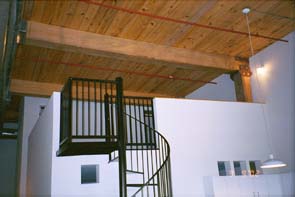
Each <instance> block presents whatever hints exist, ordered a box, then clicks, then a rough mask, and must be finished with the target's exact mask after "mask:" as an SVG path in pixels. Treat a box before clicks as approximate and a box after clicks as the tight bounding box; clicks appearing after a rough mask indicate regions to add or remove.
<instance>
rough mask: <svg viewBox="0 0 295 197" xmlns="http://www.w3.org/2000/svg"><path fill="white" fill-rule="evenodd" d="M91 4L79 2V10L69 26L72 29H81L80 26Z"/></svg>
mask: <svg viewBox="0 0 295 197" xmlns="http://www.w3.org/2000/svg"><path fill="white" fill-rule="evenodd" d="M88 7H89V4H86V3H83V2H78V3H77V8H76V10H75V12H74V16H73V18H72V20H71V23H70V25H69V28H72V29H80V26H81V24H82V22H83V19H84V18H85V14H86V12H87V10H88Z"/></svg>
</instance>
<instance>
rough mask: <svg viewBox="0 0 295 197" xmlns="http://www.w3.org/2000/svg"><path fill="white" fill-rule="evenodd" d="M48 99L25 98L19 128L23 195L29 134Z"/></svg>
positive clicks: (20, 181) (20, 182) (20, 187)
mask: <svg viewBox="0 0 295 197" xmlns="http://www.w3.org/2000/svg"><path fill="white" fill-rule="evenodd" d="M47 102H48V99H46V98H36V97H25V98H24V109H23V114H24V115H23V120H22V121H21V122H22V125H20V130H19V140H20V143H19V147H18V149H19V150H18V151H19V152H20V153H21V159H20V164H18V165H20V175H18V176H19V177H20V178H19V183H18V185H19V188H18V191H19V193H20V195H21V196H24V195H25V194H26V179H27V157H28V139H29V135H30V133H31V131H32V129H33V127H34V125H35V123H36V122H37V120H38V118H39V112H40V105H43V106H44V105H46V104H47Z"/></svg>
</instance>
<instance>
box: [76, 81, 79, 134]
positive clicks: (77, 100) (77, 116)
mask: <svg viewBox="0 0 295 197" xmlns="http://www.w3.org/2000/svg"><path fill="white" fill-rule="evenodd" d="M75 81H76V136H78V135H79V134H78V133H79V94H78V93H79V89H78V88H79V83H78V80H75Z"/></svg>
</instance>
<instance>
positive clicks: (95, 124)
mask: <svg viewBox="0 0 295 197" xmlns="http://www.w3.org/2000/svg"><path fill="white" fill-rule="evenodd" d="M93 88H94V135H95V136H97V135H98V133H97V98H96V96H97V95H96V81H95V80H93Z"/></svg>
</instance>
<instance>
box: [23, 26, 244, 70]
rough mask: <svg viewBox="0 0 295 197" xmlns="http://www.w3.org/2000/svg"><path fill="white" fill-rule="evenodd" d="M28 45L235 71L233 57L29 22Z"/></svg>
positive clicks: (140, 60) (196, 67)
mask: <svg viewBox="0 0 295 197" xmlns="http://www.w3.org/2000/svg"><path fill="white" fill-rule="evenodd" d="M25 43H26V44H29V45H34V46H39V47H46V48H53V49H57V50H63V51H71V52H77V53H83V54H88V55H93V56H102V57H111V58H115V59H122V60H129V61H134V62H140V63H145V64H152V65H166V66H174V67H182V68H184V67H185V68H189V69H200V68H204V69H214V70H221V71H224V72H229V71H236V70H238V67H239V62H238V61H237V60H236V59H235V58H234V57H231V56H226V55H218V54H210V53H204V52H198V51H193V50H188V49H181V48H175V47H171V46H164V45H157V44H153V43H147V42H141V41H135V40H128V39H123V38H118V37H112V36H106V35H100V34H95V33H90V32H84V31H78V30H73V29H69V28H64V27H60V26H53V25H48V24H42V23H38V22H33V21H28V25H27V34H26V42H25Z"/></svg>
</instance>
